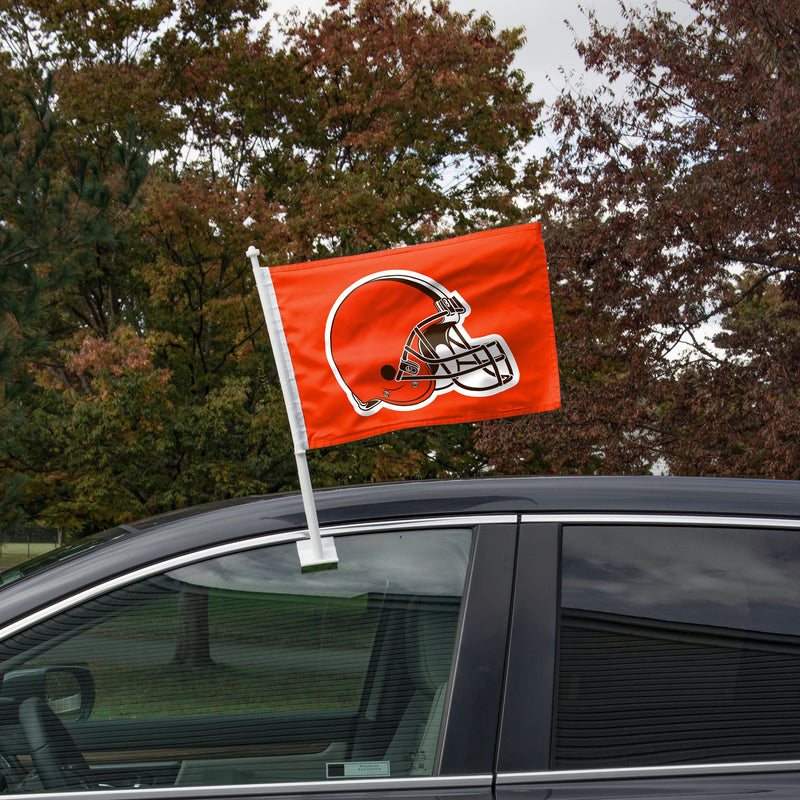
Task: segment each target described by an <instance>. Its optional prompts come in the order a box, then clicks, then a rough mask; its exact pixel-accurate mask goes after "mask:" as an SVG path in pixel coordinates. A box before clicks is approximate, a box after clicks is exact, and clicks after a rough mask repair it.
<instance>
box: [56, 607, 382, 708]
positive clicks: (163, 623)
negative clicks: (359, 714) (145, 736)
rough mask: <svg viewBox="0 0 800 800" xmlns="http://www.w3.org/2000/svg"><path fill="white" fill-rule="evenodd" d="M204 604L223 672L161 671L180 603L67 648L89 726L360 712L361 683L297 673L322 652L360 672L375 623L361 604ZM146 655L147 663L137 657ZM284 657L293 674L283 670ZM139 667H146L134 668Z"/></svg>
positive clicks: (121, 621)
mask: <svg viewBox="0 0 800 800" xmlns="http://www.w3.org/2000/svg"><path fill="white" fill-rule="evenodd" d="M208 600H209V602H208V609H207V621H208V632H209V639H210V641H211V642H213V643H216V644H217V645H218V646H219V645H220V644H222V645H223V647H224V648H225V650H226V661H227V662H230V663H225V664H216V663H212V664H210V665H208V666H182V665H181V666H179V665H176V664H172V663H169V660H170V658H171V655H172V654H173V653H174V650H175V645H176V644H177V641H178V638H179V631H180V628H181V619H180V612H179V596H178V595H172V596H166V597H160V598H157V599H155V600H152V601H150V602H148V603H147V604H146V605H142V606H139V607H133V608H128V609H126V610H125V611H124V612H123V613H121V614H118V615H117V616H115V617H113V618H110V619H108V620H107V621H105V622H103V623H101V624H99V625H96V626H95V627H93V628H92V629H90V630H87V631H84V632H82V633H80V634H79V635H78V638H77V640H73V641H72V642H71V643H69V644H70V647H71V651H70V652H75V650H76V649H77V650H79V652H80V653H81V656H82V658H83V659H85V662H86V663H87V665H88V666H89V668H90V669H91V672H92V674H93V676H94V680H95V684H96V702H95V708H94V711H93V713H92V719H121V718H126V717H128V718H137V717H138V718H145V717H165V716H183V715H192V714H236V713H250V712H254V713H269V712H280V711H308V710H319V711H322V710H336V709H348V708H355V707H357V706H358V703H359V699H360V695H361V690H362V687H363V682H364V675H363V674H358V672H347V673H338V672H335V671H328V670H324V671H316V672H315V671H304V670H302V669H298V668H297V666H296V665H297V663H298V662H300V663H302V661H303V660H306V661H308V660H309V659H311V660H313V661H314V662H322V663H324V661H325V650H326V649H327V648H344V649H353V650H356V651H358V652H360V653H362V654H363V658H358V657H357V658H356V661H363V663H364V664H365V665H366V661H367V658H368V653H366V652H365V649H369V648H371V646H372V641H373V639H374V636H375V629H376V624H377V617H376V615H375V614H374V613H372V612H371V611H370V610H368V607H367V602H366V598H363V597H362V598H353V599H348V600H346V601H343V600H341V599H338V598H307V597H297V596H277V595H254V594H252V593H248V594H244V593H232V592H212V593H210V595H209V598H208ZM76 645H77V647H76ZM150 652H152V654H153V656H152V658H150V656H149V655H145V657H144V658H142V654H149V653H150ZM109 653H113V655H109ZM283 653H285V654H286V656H287V658H291V665H292V666H291V667H288V668H287V666H285V665H284V666H281V661H280V657H281V654H283ZM55 656H56V653H55V652H54V653H53V654H51V656H50V657H55ZM147 659H149V660H150V661H152V662H153V663H140V662H142V661H143V660H147ZM126 661H127V662H128V663H124V662H126ZM156 661H157V662H158V663H156ZM111 662H123V663H111ZM289 663H290V662H289V661H287V664H289ZM268 664H271V666H262V665H268Z"/></svg>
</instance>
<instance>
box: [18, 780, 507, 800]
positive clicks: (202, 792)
mask: <svg viewBox="0 0 800 800" xmlns="http://www.w3.org/2000/svg"><path fill="white" fill-rule="evenodd" d="M491 785H492V776H491V775H455V776H449V775H445V776H441V775H436V776H430V777H426V778H414V777H409V778H381V779H375V780H369V779H365V780H348V781H313V782H311V781H309V782H307V783H236V784H220V785H219V786H163V787H158V788H153V789H148V788H144V787H143V788H141V789H103V790H102V791H99V792H98V790H97V789H92V790H89V791H83V792H24V793H20V794H9V795H7V796H8V797H19V798H23V797H24V798H25V800H56V798H59V797H69V798H95V800H97V798H98V797H102V798H103V800H133V799H134V798H143V800H160V798H164V800H179V799H180V798H187V800H188V799H189V798H204V797H263V796H264V795H276V794H280V795H287V794H288V795H293V794H329V793H331V792H350V793H352V792H368V791H371V792H383V791H386V790H387V789H406V790H408V789H434V790H435V789H444V788H446V789H470V788H475V787H487V788H488V787H490V786H491Z"/></svg>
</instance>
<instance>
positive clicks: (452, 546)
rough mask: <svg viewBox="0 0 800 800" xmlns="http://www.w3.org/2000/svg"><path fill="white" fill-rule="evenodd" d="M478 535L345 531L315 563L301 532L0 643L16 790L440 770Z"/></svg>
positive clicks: (6, 746)
mask: <svg viewBox="0 0 800 800" xmlns="http://www.w3.org/2000/svg"><path fill="white" fill-rule="evenodd" d="M470 541H471V534H470V531H468V530H443V531H409V532H394V533H392V532H387V533H381V534H363V535H353V536H344V537H339V538H337V550H338V554H339V559H340V562H339V567H338V568H337V569H333V570H323V571H318V572H302V571H301V569H300V563H299V560H298V556H297V549H296V546H295V544H294V543H288V544H279V545H275V546H271V547H263V548H259V549H255V550H250V551H243V552H237V553H232V554H229V555H223V556H219V557H216V558H212V559H208V560H203V561H200V562H197V563H193V564H191V565H188V566H185V567H181V568H179V569H174V570H171V571H169V572H164V573H162V574H158V575H155V576H153V577H150V578H147V579H146V580H143V581H139V582H137V583H134V584H132V585H129V586H125V587H123V588H121V589H117V590H115V591H113V592H110V593H108V594H106V595H103V596H101V597H98V598H95V599H92V600H89V601H87V602H85V603H83V604H82V605H80V606H78V607H76V608H73V609H71V610H69V611H66V612H64V613H62V614H59V615H58V616H56V617H54V618H52V619H50V620H47V621H45V622H43V623H40V624H38V625H36V626H34V627H32V628H30V629H28V630H26V631H24V632H22V633H20V634H17V635H16V636H14V637H12V638H11V639H8V640H6V641H4V642H2V643H0V657H2V659H3V660H2V671H3V685H2V702H3V703H4V704H5V707H6V709H8V711H7V713H5V715H0V722H2V724H0V754H2V756H4V757H5V758H6V760H7V761H8V762H9V763H10V764H11V766H12V767H15V768H13V769H11V768H9V769H6V770H4V772H5V773H7V774H6V775H5V780H6V784H7V787H8V788H9V789H11V790H12V791H14V790H19V791H33V790H41V789H44V790H46V791H47V790H64V789H82V788H96V787H97V786H107V787H116V788H133V787H153V786H170V785H176V786H198V785H207V784H239V783H261V782H273V781H275V782H287V781H320V780H321V781H329V780H334V779H349V778H390V777H395V778H396V777H405V776H411V775H430V774H433V772H434V769H435V759H436V752H437V745H438V740H439V731H440V726H441V721H442V715H443V709H444V701H445V695H446V692H447V686H448V680H449V675H450V669H451V662H452V658H453V652H454V646H455V638H456V630H457V625H458V617H459V609H460V603H461V596H462V594H463V589H464V581H465V576H466V570H467V564H468V559H469V549H470ZM31 698H33V699H31ZM87 698H88V700H87ZM37 700H38V701H39V702H37ZM0 709H2V706H0ZM53 711H55V712H56V713H55V714H54V713H52V712H53ZM31 731H33V733H32V732H31ZM37 731H38V735H39V737H40V739H43V740H44V741H43V742H40V746H42V745H43V746H44V747H45V749H47V750H48V751H52V754H53V755H52V757H51V758H50V761H51V762H54V763H51V764H49V765H48V764H46V763H37V757H36V753H35V748H36V742H32V741H31V737H33V738H34V739H35V737H36V735H37ZM31 757H32V759H33V766H34V769H33V770H30V771H29V770H26V768H25V765H26V763H28V762H29V760H30V758H31ZM41 761H42V758H41V757H40V758H39V762H41ZM72 762H76V764H72ZM0 763H2V762H0Z"/></svg>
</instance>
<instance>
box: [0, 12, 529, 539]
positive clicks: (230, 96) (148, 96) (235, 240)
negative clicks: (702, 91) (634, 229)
mask: <svg viewBox="0 0 800 800" xmlns="http://www.w3.org/2000/svg"><path fill="white" fill-rule="evenodd" d="M74 8H76V5H75V2H74V0H57V2H55V3H52V4H49V5H48V4H44V5H43V4H41V3H38V2H32V0H30V1H28V0H26V1H25V2H22V3H19V2H15V3H10V2H4V0H0V56H2V58H0V67H1V68H3V69H4V70H5V71H6V74H7V75H8V77H9V82H8V84H7V86H11V85H13V83H14V82H16V83H18V84H20V85H22V84H24V83H26V82H27V83H30V84H31V85H33V86H43V85H44V80H45V78H44V76H45V75H46V74H48V73H49V74H52V76H53V78H52V81H53V91H52V97H53V101H52V102H53V111H54V113H55V114H56V115H58V116H59V118H61V119H62V125H61V127H60V128H58V129H57V131H56V132H55V134H54V136H53V140H52V141H53V145H52V147H51V148H50V149H48V151H47V153H46V163H45V164H44V167H45V168H46V169H47V170H48V175H49V176H50V180H51V182H52V183H53V185H54V186H58V187H64V188H65V190H66V191H68V192H69V193H71V194H70V197H71V198H72V199H71V200H70V203H69V204H68V208H69V209H71V210H78V211H80V214H79V215H78V216H79V217H80V219H82V220H84V221H85V222H86V223H87V224H86V225H85V226H84V228H82V230H83V229H85V230H86V237H85V238H84V239H81V240H80V241H81V242H83V244H80V246H77V244H75V243H73V242H70V243H69V244H67V243H64V246H63V248H60V249H58V257H59V258H62V256H64V257H66V256H65V255H64V254H69V259H68V261H69V276H70V277H69V280H68V281H67V282H65V283H64V284H63V285H59V286H58V287H57V289H54V290H53V291H52V293H51V294H50V295H49V296H48V301H47V303H46V304H45V306H44V310H43V312H42V316H41V319H40V321H39V323H37V324H38V329H39V330H40V331H41V332H42V335H43V342H44V345H46V346H45V347H44V349H43V350H41V351H39V352H37V353H35V354H34V353H29V354H28V355H27V356H26V357H25V358H24V359H22V360H20V361H19V374H20V375H24V376H25V378H26V380H27V384H26V385H27V389H26V391H25V394H24V398H22V400H21V402H22V403H24V405H25V407H26V408H27V409H28V412H29V413H28V414H27V415H26V419H25V421H24V424H22V425H20V426H19V428H18V431H19V433H18V440H19V442H20V449H19V453H18V454H17V455H16V456H15V458H14V459H13V461H12V462H9V464H10V465H9V477H14V476H23V477H25V478H26V480H27V483H26V486H25V493H24V496H22V497H21V498H20V499H19V500H18V502H17V506H18V507H19V506H21V507H22V508H24V510H25V511H26V513H28V514H29V515H31V516H33V517H35V518H37V519H39V520H41V521H43V522H44V521H46V522H48V523H50V524H56V525H58V526H59V527H61V528H63V529H65V530H66V531H67V532H68V533H72V534H73V535H79V534H83V533H88V532H90V531H91V530H95V529H98V528H102V527H108V526H110V525H113V524H115V523H117V522H119V521H121V520H123V519H129V518H132V517H141V516H144V515H147V514H151V513H156V512H159V511H163V510H168V509H171V508H175V507H179V506H183V505H188V504H193V503H199V502H203V501H207V500H218V499H224V498H226V497H231V496H236V495H242V494H249V493H261V492H270V491H280V490H284V489H287V488H294V487H295V482H296V476H295V471H294V466H293V460H292V449H291V445H290V443H289V435H288V425H287V421H286V416H285V412H284V409H283V405H282V401H281V398H280V392H279V388H278V386H277V375H276V372H275V369H274V364H273V361H272V356H271V352H270V348H269V343H268V341H267V337H266V332H265V330H264V323H263V316H262V313H261V309H260V306H259V304H258V298H257V293H256V291H255V288H254V286H253V280H252V274H251V271H250V268H249V265H248V264H247V262H246V260H245V258H244V253H245V251H246V249H247V246H248V245H249V244H250V243H252V242H256V243H257V244H258V246H259V248H260V249H261V251H262V254H263V257H264V262H265V263H284V262H287V261H296V260H302V259H306V258H316V257H320V256H325V255H330V254H333V253H345V252H348V253H349V252H360V251H362V250H368V249H373V248H376V247H385V246H393V245H397V244H403V243H409V242H414V241H420V240H424V239H431V238H436V237H439V236H444V235H447V234H448V233H451V232H466V231H468V230H473V229H477V228H481V227H485V226H487V225H494V224H503V223H505V222H514V221H518V220H520V219H523V218H524V216H525V214H526V213H528V212H527V211H525V210H522V209H521V208H520V206H519V204H518V203H517V202H516V198H517V197H518V195H519V192H520V191H521V190H523V189H525V188H527V189H528V190H531V191H532V190H533V189H535V186H536V183H537V180H538V179H539V176H538V174H537V172H536V170H528V171H523V170H522V166H523V165H522V161H521V156H522V149H523V147H524V145H525V143H526V142H528V141H530V139H531V137H532V136H533V135H534V134H535V132H536V130H537V124H538V123H537V118H538V113H539V108H538V105H537V104H536V103H532V102H531V101H530V100H529V99H528V89H529V87H527V86H526V85H525V82H524V79H523V76H522V75H520V74H519V73H517V72H515V71H514V70H513V69H512V67H511V62H512V59H513V55H514V53H515V51H516V49H517V48H518V47H519V46H520V44H521V32H520V31H499V32H498V31H495V29H494V27H493V23H492V22H491V20H490V19H489V18H488V17H475V16H474V15H461V14H456V13H455V12H452V11H451V10H450V9H449V7H448V6H447V5H446V4H445V3H434V4H433V5H430V6H426V5H422V4H421V3H417V2H412V1H411V0H362V2H359V3H353V4H348V3H339V2H335V3H331V4H330V5H329V6H328V7H327V8H326V9H325V11H324V12H323V13H321V14H311V15H308V16H307V17H305V18H301V17H300V16H299V15H295V16H293V17H291V18H287V19H286V20H285V21H284V23H283V29H284V37H285V38H284V44H283V45H282V46H281V47H279V48H277V49H276V47H275V45H274V42H273V38H272V36H271V28H270V26H269V25H266V24H265V23H264V22H263V21H262V17H263V11H264V3H263V2H261V0H233V2H230V3H224V4H208V3H205V2H200V1H199V0H198V2H187V3H182V4H180V8H179V9H178V10H177V11H176V12H175V13H173V7H172V4H171V3H169V2H163V1H162V0H147V2H138V0H136V2H133V0H114V2H110V3H90V4H89V5H88V6H87V5H86V4H85V3H83V4H81V8H82V9H83V10H84V11H85V12H86V13H85V14H84V18H85V22H84V23H83V24H75V23H74V22H72V21H71V20H73V19H74V18H75V17H74V15H73V14H72V13H71V11H73V10H74ZM3 91H5V89H3ZM8 93H9V94H11V93H10V92H8ZM145 143H146V144H147V146H145ZM147 167H149V169H147V170H146V177H145V174H144V172H145V168H147ZM14 192H15V190H14V189H11V190H10V192H9V195H8V196H9V197H14V196H15V195H14ZM90 212H91V213H90ZM74 221H75V220H74V219H73V222H72V223H71V224H74ZM89 223H91V224H89ZM82 224H83V223H82ZM89 231H91V236H89ZM76 241H77V240H76ZM54 252H55V250H54ZM59 263H60V262H59ZM473 433H474V429H473V427H472V426H461V427H457V428H453V429H449V430H448V431H447V432H446V433H443V432H440V431H426V430H420V431H413V432H409V433H407V434H401V435H398V436H396V437H393V438H392V439H389V438H388V437H387V438H384V439H382V440H381V441H379V442H376V446H375V447H374V448H363V447H360V448H359V447H343V448H338V449H337V448H331V449H330V450H327V451H324V452H320V453H317V454H314V457H313V458H312V465H311V466H312V471H313V474H314V478H315V481H316V482H318V483H319V484H329V483H342V482H351V481H364V480H379V479H381V480H382V479H389V478H406V477H430V476H436V475H454V474H471V473H474V472H476V471H478V470H479V469H480V468H481V467H482V465H483V464H484V460H483V458H482V456H481V455H480V454H479V453H476V452H475V450H474V448H473V447H472V436H473Z"/></svg>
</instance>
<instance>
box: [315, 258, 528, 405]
mask: <svg viewBox="0 0 800 800" xmlns="http://www.w3.org/2000/svg"><path fill="white" fill-rule="evenodd" d="M469 313H470V307H469V305H468V304H467V303H466V302H465V301H464V299H463V298H462V297H461V296H460V295H459V294H458V293H457V292H449V291H447V290H446V289H445V288H444V287H443V286H441V285H440V284H438V283H437V282H436V281H434V280H432V279H431V278H428V277H426V276H424V275H420V274H419V273H416V272H408V271H405V270H394V271H386V272H379V273H375V274H373V275H369V276H367V277H366V278H362V279H361V280H359V281H356V282H355V283H354V284H352V285H351V286H350V287H348V288H347V289H346V290H345V291H344V292H342V294H341V295H340V296H339V299H338V300H337V301H336V303H335V304H334V306H333V308H332V309H331V312H330V314H329V315H328V324H327V326H326V329H325V347H326V351H327V356H328V362H329V364H330V366H331V369H332V370H333V372H334V374H335V375H336V379H337V380H338V382H339V385H340V386H341V387H342V389H343V390H344V391H345V393H346V394H347V396H348V398H349V399H350V402H351V403H352V405H353V408H354V409H355V410H356V411H357V412H358V413H359V414H361V415H362V416H369V415H371V414H374V413H375V412H376V411H379V410H380V409H381V408H383V407H391V408H394V409H396V410H412V409H416V408H421V407H422V406H425V405H427V404H428V403H430V402H432V401H433V400H434V399H435V398H436V396H437V394H439V393H441V392H448V391H453V390H454V391H457V392H460V393H461V394H464V395H468V396H473V397H478V396H481V395H492V394H497V393H498V392H502V391H505V390H506V389H510V388H511V387H512V386H515V385H516V384H517V382H518V381H519V372H518V370H517V365H516V362H515V361H514V357H513V355H512V354H511V351H510V350H509V348H508V346H507V345H506V343H505V342H504V341H503V339H502V338H501V337H500V336H496V335H490V336H483V337H479V338H472V337H470V335H469V334H468V333H467V331H466V330H465V329H464V326H463V325H462V320H463V319H464V318H465V317H466V316H467V315H468V314H469Z"/></svg>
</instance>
